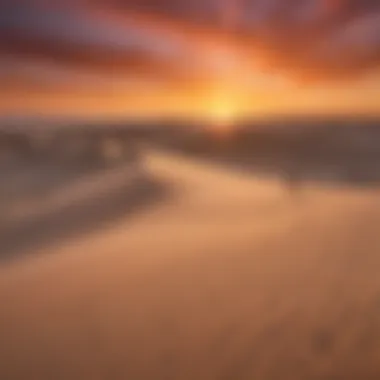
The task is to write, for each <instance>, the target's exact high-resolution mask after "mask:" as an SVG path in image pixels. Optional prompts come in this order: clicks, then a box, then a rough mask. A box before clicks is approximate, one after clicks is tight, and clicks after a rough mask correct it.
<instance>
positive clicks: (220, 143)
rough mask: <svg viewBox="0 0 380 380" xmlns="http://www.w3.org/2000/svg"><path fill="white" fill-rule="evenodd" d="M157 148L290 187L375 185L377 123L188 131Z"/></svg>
mask: <svg viewBox="0 0 380 380" xmlns="http://www.w3.org/2000/svg"><path fill="white" fill-rule="evenodd" d="M161 146H162V147H164V149H169V150H172V151H173V150H174V151H175V152H177V153H180V154H184V155H187V156H191V157H194V158H196V159H200V160H201V161H204V162H207V161H208V162H210V161H211V162H213V163H217V164H220V165H223V166H225V167H228V168H229V169H233V170H238V171H243V172H244V173H251V174H253V175H255V176H262V177H272V178H278V179H279V180H281V181H283V183H284V185H289V186H291V187H293V186H299V185H302V184H305V183H309V184H315V185H318V186H329V187H350V188H351V187H354V188H358V187H359V188H374V187H377V186H379V185H380V120H370V121H361V122H359V121H356V122H355V121H342V120H335V121H320V122H316V121H314V123H311V122H308V121H303V122H302V121H298V122H288V124H284V123H281V122H275V123H272V124H268V125H265V126H255V125H253V126H249V127H236V129H235V130H233V131H232V132H231V133H230V134H229V135H228V136H222V137H221V136H215V135H213V134H212V132H211V133H210V132H207V130H206V131H196V132H193V131H190V132H187V134H186V133H182V134H178V136H177V137H176V138H175V139H173V138H172V139H171V140H170V142H169V143H165V142H164V143H162V144H161Z"/></svg>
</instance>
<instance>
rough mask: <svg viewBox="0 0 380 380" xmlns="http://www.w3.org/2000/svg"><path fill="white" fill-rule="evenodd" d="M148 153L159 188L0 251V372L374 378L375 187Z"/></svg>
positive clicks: (11, 375) (379, 208)
mask: <svg viewBox="0 0 380 380" xmlns="http://www.w3.org/2000/svg"><path fill="white" fill-rule="evenodd" d="M146 161H147V162H146V170H147V172H149V173H151V174H152V175H154V177H155V178H158V179H160V181H161V182H162V183H164V184H165V186H166V187H167V188H168V189H169V195H168V196H166V197H162V198H161V199H160V201H159V202H156V203H153V204H152V205H151V206H149V207H146V208H145V209H143V210H142V211H141V212H136V213H134V215H133V217H132V216H131V215H130V214H128V215H127V214H125V215H124V216H123V215H121V216H119V217H118V218H117V220H115V221H114V222H113V223H108V224H106V225H104V226H103V227H102V228H99V229H93V230H92V231H86V233H83V234H78V235H76V236H74V235H73V236H71V237H70V238H68V237H67V238H66V237H65V238H62V239H56V240H54V239H53V240H49V242H47V243H46V244H45V245H39V246H38V245H33V246H31V247H29V248H25V247H23V248H22V249H23V250H24V251H27V252H26V253H25V252H24V253H23V254H22V255H20V256H19V257H17V258H16V259H15V260H5V261H3V262H0V305H1V309H0V379H2V380H13V379H25V380H26V379H28V380H31V379H33V380H34V379H36V380H41V379H42V380H43V379H48V380H59V379H65V380H66V379H67V380H97V379H131V380H140V379H144V380H145V379H163V380H164V379H165V380H169V379H173V380H174V379H175V380H185V379H186V380H187V379H189V380H190V379H191V380H214V379H215V380H216V379H218V380H219V379H223V380H234V379H236V380H240V379H252V380H261V379H263V380H269V379H270V380H272V379H273V380H274V379H279V380H280V379H281V380H288V379H289V380H296V379H303V380H309V379H310V380H311V379H313V380H314V379H329V380H336V379H344V380H348V379H379V378H380V275H379V268H380V234H379V227H380V198H379V195H380V192H379V191H377V189H375V188H374V189H361V190H352V189H349V188H341V189H338V188H335V189H333V188H330V189H322V188H318V187H316V186H305V187H304V188H302V189H301V190H300V191H299V192H297V194H291V193H289V192H288V191H287V189H286V188H285V187H284V186H283V185H282V184H281V183H280V182H277V181H276V180H264V179H258V178H255V177H253V176H251V175H249V174H243V173H238V172H236V171H233V170H227V169H225V168H222V167H218V166H212V165H208V166H207V165H206V164H203V163H202V164H201V163H197V162H195V161H191V160H188V159H185V158H180V157H175V156H171V155H168V154H162V153H157V152H150V153H149V154H148V156H147V158H146ZM119 180H120V173H119V174H115V175H114V176H113V175H109V177H107V180H106V181H103V182H102V181H101V183H103V184H100V183H95V182H92V185H91V189H94V188H96V187H97V186H100V188H101V187H102V186H104V182H107V183H112V181H116V183H117V181H119ZM117 186H120V183H118V185H117ZM78 189H80V191H79V190H78ZM78 189H77V190H76V191H78V194H81V195H80V196H81V197H83V196H84V197H86V194H87V193H86V189H83V187H81V186H79V185H78ZM70 191H71V192H70ZM70 191H68V192H67V194H69V195H70V197H69V198H67V197H68V195H66V196H63V195H62V196H59V197H57V198H56V199H53V200H51V199H50V200H45V202H46V204H45V206H44V207H46V210H45V212H46V213H49V212H51V211H52V209H54V208H55V207H61V205H62V202H65V201H66V202H69V203H70V202H73V197H74V198H75V194H76V193H75V192H74V193H73V190H72V189H71V190H70ZM73 194H74V195H73ZM83 194H84V195H83ZM78 196H79V195H78ZM67 199H69V200H67ZM28 212H29V213H32V214H33V212H37V211H33V207H31V208H30V209H29V211H28ZM38 212H40V213H41V212H42V213H43V212H44V211H41V210H39V211H38ZM33 215H34V214H33ZM12 217H13V218H17V215H13V216H12ZM0 248H1V247H0ZM20 249H21V248H20Z"/></svg>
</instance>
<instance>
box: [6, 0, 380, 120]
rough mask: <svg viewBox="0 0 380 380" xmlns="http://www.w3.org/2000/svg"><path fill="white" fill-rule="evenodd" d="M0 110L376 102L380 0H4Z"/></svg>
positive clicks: (278, 108) (141, 110)
mask: <svg viewBox="0 0 380 380" xmlns="http://www.w3.org/2000/svg"><path fill="white" fill-rule="evenodd" d="M0 54H1V59H0V85H1V92H0V109H1V110H2V113H3V114H4V113H12V112H13V113H28V112H44V113H49V114H64V115H68V114H78V113H80V114H89V115H91V114H93V115H95V114H110V115H112V114H121V115H122V114H126V115H129V114H134V113H137V114H149V115H156V114H164V113H172V114H173V113H174V114H175V113H177V114H183V113H191V112H195V113H203V112H206V113H207V112H208V109H209V110H210V112H211V113H212V112H213V111H214V109H215V108H230V109H231V112H235V113H241V112H244V113H252V114H260V113H264V114H267V113H269V114H270V113H276V112H281V113H284V112H285V113H286V112H289V113H305V112H306V113H308V112H311V113H313V112H347V113H348V112H354V113H355V112H364V113H373V112H379V113H380V100H379V99H380V75H379V74H378V67H379V63H380V2H379V1H378V0H219V1H218V0H202V1H200V0H199V1H198V0H193V1H186V0H124V1H122V0H120V1H105V0H104V1H102V0H98V1H96V0H88V1H86V0H76V1H74V0H72V1H59V0H55V1H54V0H50V1H48V0H45V1H43V0H40V1H38V0H35V1H33V0H9V1H0Z"/></svg>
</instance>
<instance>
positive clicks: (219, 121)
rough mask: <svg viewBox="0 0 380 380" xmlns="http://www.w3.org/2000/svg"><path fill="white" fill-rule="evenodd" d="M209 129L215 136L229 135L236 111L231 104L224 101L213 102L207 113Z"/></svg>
mask: <svg viewBox="0 0 380 380" xmlns="http://www.w3.org/2000/svg"><path fill="white" fill-rule="evenodd" d="M208 119H209V127H210V129H211V130H212V131H213V132H215V133H216V134H220V135H226V134H229V133H230V132H231V131H232V129H233V127H234V123H235V119H236V110H235V108H234V107H233V103H232V102H230V101H228V100H226V99H224V100H218V101H216V102H214V103H213V104H212V105H211V106H210V108H209V111H208Z"/></svg>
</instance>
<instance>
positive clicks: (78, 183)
mask: <svg viewBox="0 0 380 380" xmlns="http://www.w3.org/2000/svg"><path fill="white" fill-rule="evenodd" d="M52 168H53V171H52ZM1 182H3V185H4V186H2V191H0V194H1V198H0V208H1V209H2V211H1V215H0V262H1V261H7V260H11V259H15V258H17V257H18V256H20V255H24V254H27V252H31V251H33V250H35V249H39V248H42V247H44V246H46V245H49V244H53V243H54V244H56V243H57V242H58V243H59V242H60V241H64V240H65V239H67V238H70V237H74V236H77V235H80V234H85V233H89V232H92V231H93V230H99V229H102V228H107V227H108V225H112V224H113V223H115V221H116V220H118V219H120V218H125V217H126V216H130V217H131V216H133V215H135V214H136V213H138V212H141V211H143V210H145V209H146V208H149V207H151V206H153V205H155V204H157V203H159V202H161V201H163V200H165V199H167V198H168V197H169V196H170V194H171V191H170V190H169V188H170V187H169V185H168V184H165V183H163V182H162V181H159V180H158V179H156V178H154V177H153V176H151V175H150V174H149V173H147V172H146V171H145V170H144V168H143V167H142V166H141V165H140V166H139V167H137V168H136V167H135V168H130V167H128V165H127V166H120V167H116V168H115V167H113V168H112V169H105V168H103V169H101V168H95V167H91V168H87V169H86V168H83V167H82V168H79V169H75V170H73V169H71V170H69V169H67V168H57V167H55V168H54V166H49V165H45V166H40V167H37V168H33V167H32V165H30V166H29V167H27V166H26V165H24V166H20V167H18V169H14V170H13V172H12V176H10V175H7V176H6V177H3V178H2V180H1ZM7 189H8V190H7ZM17 207H18V209H19V210H20V213H19V214H17V213H16V215H15V212H14V211H15V209H16V211H17ZM12 211H13V214H12Z"/></svg>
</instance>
